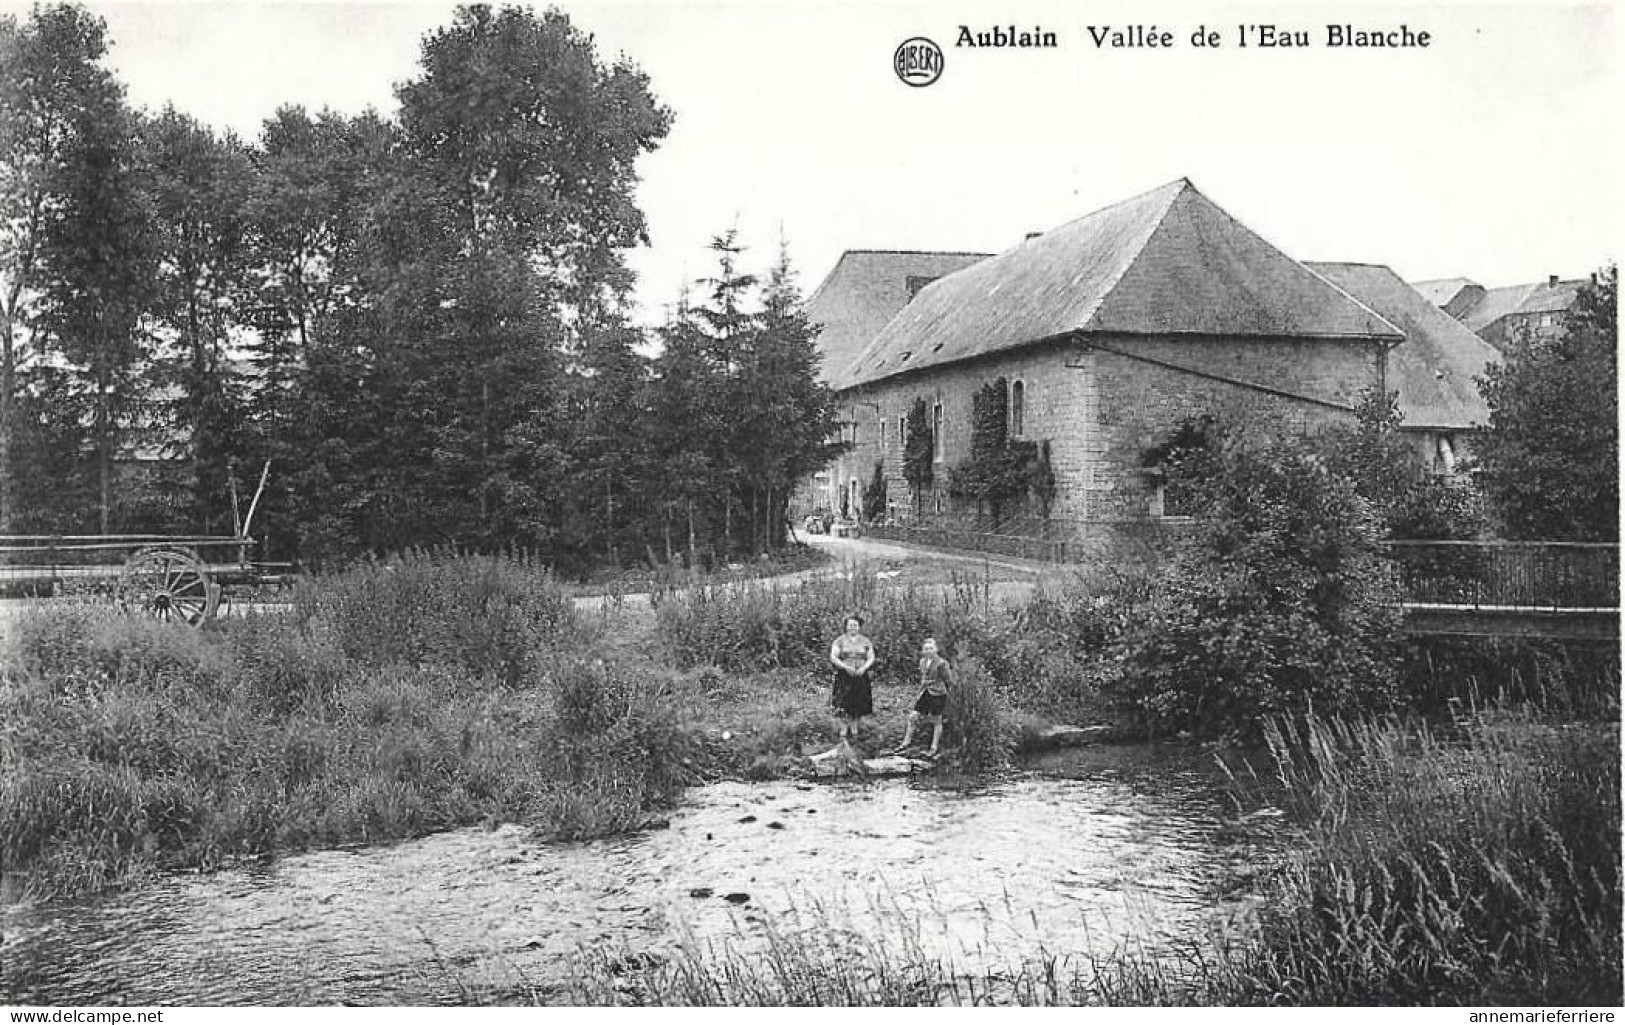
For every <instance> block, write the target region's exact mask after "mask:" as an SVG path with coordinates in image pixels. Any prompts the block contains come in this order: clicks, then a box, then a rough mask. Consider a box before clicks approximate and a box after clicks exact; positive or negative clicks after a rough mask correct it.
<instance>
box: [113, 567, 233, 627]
mask: <svg viewBox="0 0 1625 1025" xmlns="http://www.w3.org/2000/svg"><path fill="white" fill-rule="evenodd" d="M120 593H121V595H122V597H123V601H124V603H125V605H126V606H127V607H129V608H131V609H134V610H135V611H137V612H141V613H144V614H145V615H148V616H152V617H153V618H154V619H158V620H162V621H164V622H166V623H169V622H173V623H186V624H188V625H189V626H198V625H200V624H202V623H203V622H204V620H207V619H208V618H209V617H210V616H213V615H214V611H215V607H216V606H217V605H218V604H219V602H220V588H219V587H218V586H216V585H215V584H214V583H213V582H212V581H210V580H209V571H208V570H207V569H206V568H205V567H204V565H203V562H202V560H200V559H199V558H198V557H197V556H196V555H194V554H192V553H191V552H189V551H184V550H182V549H178V548H149V549H147V550H145V551H141V552H137V553H136V554H135V555H133V556H131V558H130V561H129V562H127V563H125V564H124V577H123V580H122V581H121V586H120Z"/></svg>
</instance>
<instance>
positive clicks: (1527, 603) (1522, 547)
mask: <svg viewBox="0 0 1625 1025" xmlns="http://www.w3.org/2000/svg"><path fill="white" fill-rule="evenodd" d="M1388 548H1389V555H1390V557H1391V558H1392V559H1393V560H1394V562H1395V563H1396V564H1397V565H1398V567H1399V572H1400V577H1401V580H1402V582H1403V586H1404V589H1405V598H1406V600H1407V601H1410V602H1415V603H1418V604H1427V605H1462V606H1469V607H1472V608H1486V607H1493V608H1513V609H1612V608H1618V607H1619V546H1618V545H1617V544H1598V543H1585V542H1566V541H1393V542H1390V543H1389V546H1388Z"/></svg>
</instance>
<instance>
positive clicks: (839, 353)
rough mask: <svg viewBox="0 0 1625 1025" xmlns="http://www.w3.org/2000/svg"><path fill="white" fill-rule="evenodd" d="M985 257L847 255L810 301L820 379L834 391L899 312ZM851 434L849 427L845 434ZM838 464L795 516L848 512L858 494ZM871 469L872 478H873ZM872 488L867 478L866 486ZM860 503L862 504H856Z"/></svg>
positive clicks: (804, 494) (820, 478)
mask: <svg viewBox="0 0 1625 1025" xmlns="http://www.w3.org/2000/svg"><path fill="white" fill-rule="evenodd" d="M988 255H989V254H987V253H940V252H912V251H905V250H882V249H858V250H849V251H847V252H846V253H843V254H842V255H841V258H840V259H839V260H838V261H836V264H835V267H834V269H833V270H831V271H830V272H829V275H828V276H827V277H826V278H825V279H824V280H823V282H822V283H821V284H820V285H819V286H818V288H817V289H816V290H815V291H814V292H813V294H812V295H811V296H809V297H808V298H807V316H808V318H809V319H810V320H811V321H812V322H813V323H814V324H817V325H818V326H819V334H818V352H819V355H820V356H821V357H822V358H821V361H820V364H819V373H818V379H819V381H820V382H822V383H823V384H826V385H833V383H834V380H835V378H836V377H837V376H839V374H840V372H841V371H842V370H843V369H844V368H845V367H846V366H847V364H849V363H851V362H852V360H853V359H855V358H857V355H858V353H860V352H862V351H863V349H864V348H865V347H866V346H867V345H868V344H869V343H870V342H871V341H873V340H874V337H875V336H876V335H878V334H879V333H880V330H881V328H884V327H885V326H886V324H887V322H888V321H890V320H891V319H892V317H894V316H896V315H897V311H899V310H901V309H902V308H903V307H904V306H906V305H907V304H908V302H909V300H911V299H913V298H914V296H915V295H917V294H918V293H919V291H920V289H922V288H924V287H925V286H926V285H928V284H930V283H931V282H933V281H935V280H937V279H938V278H940V277H943V276H945V275H948V274H952V273H953V272H955V271H958V270H964V269H965V268H966V267H969V266H970V265H971V264H973V263H977V262H979V261H981V260H985V259H987V258H988ZM852 430H853V427H852V425H851V424H848V425H846V427H845V431H846V432H847V433H850V432H851V431H852ZM846 469H850V467H849V466H846V465H844V464H837V465H834V466H831V467H830V468H828V469H826V470H823V471H821V472H820V473H818V474H816V475H815V476H814V478H813V479H812V480H811V481H808V482H805V483H804V484H803V486H802V487H801V488H800V490H799V491H798V493H797V494H796V496H795V497H794V498H793V499H792V501H791V511H792V514H793V515H796V516H797V517H798V518H799V516H802V515H805V514H807V513H809V512H811V511H813V510H814V509H820V508H822V509H827V510H829V511H831V512H834V513H840V512H842V510H843V508H845V509H846V510H847V511H850V510H851V508H852V505H851V503H852V501H853V500H854V498H855V496H857V495H858V492H860V491H861V490H862V489H861V485H855V484H854V483H853V482H852V481H850V480H849V479H848V476H847V474H846V473H845V472H844V471H845V470H846ZM872 472H873V471H872V469H871V473H872ZM867 482H868V478H865V480H864V483H867ZM858 500H859V501H861V498H858Z"/></svg>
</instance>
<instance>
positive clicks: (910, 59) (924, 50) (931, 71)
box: [891, 36, 942, 87]
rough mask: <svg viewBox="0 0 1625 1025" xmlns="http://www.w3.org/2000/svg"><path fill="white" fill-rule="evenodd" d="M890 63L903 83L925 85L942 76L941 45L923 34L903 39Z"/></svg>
mask: <svg viewBox="0 0 1625 1025" xmlns="http://www.w3.org/2000/svg"><path fill="white" fill-rule="evenodd" d="M891 64H892V70H893V71H895V72H897V77H898V78H900V79H902V80H903V84H904V85H912V86H917V87H919V86H927V85H930V84H931V83H932V82H935V81H936V80H937V79H939V78H941V77H942V47H940V46H938V45H937V44H936V43H933V42H932V41H931V40H929V39H927V38H925V37H924V36H915V37H914V38H912V39H905V40H903V43H902V45H901V46H899V47H898V48H897V52H896V53H894V54H892V59H891Z"/></svg>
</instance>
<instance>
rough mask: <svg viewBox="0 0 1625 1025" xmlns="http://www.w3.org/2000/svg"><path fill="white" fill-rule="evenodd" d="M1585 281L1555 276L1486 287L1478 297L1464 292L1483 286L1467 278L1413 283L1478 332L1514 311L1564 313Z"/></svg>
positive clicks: (1519, 312)
mask: <svg viewBox="0 0 1625 1025" xmlns="http://www.w3.org/2000/svg"><path fill="white" fill-rule="evenodd" d="M1584 284H1585V282H1584V281H1559V280H1558V279H1557V278H1555V277H1553V278H1549V279H1548V280H1546V281H1545V282H1537V283H1535V284H1532V285H1509V286H1507V287H1506V288H1490V289H1482V291H1483V294H1482V295H1480V296H1478V297H1477V298H1476V301H1475V300H1474V299H1473V297H1472V296H1471V295H1470V294H1464V293H1467V292H1468V291H1469V290H1470V289H1474V288H1482V286H1479V285H1477V284H1476V283H1475V282H1473V281H1470V280H1468V279H1467V278H1439V279H1437V280H1434V281H1416V282H1412V285H1411V287H1412V288H1415V289H1416V290H1417V291H1418V292H1420V293H1422V295H1423V296H1424V297H1426V298H1427V299H1428V301H1429V302H1432V303H1433V304H1434V305H1435V306H1439V307H1441V308H1443V309H1446V310H1448V311H1449V312H1450V313H1451V314H1452V315H1453V316H1456V317H1458V318H1459V319H1460V320H1461V322H1462V323H1463V324H1465V325H1467V329H1468V330H1469V331H1474V332H1478V331H1483V330H1484V329H1485V328H1487V327H1489V326H1490V325H1491V324H1494V323H1495V322H1496V321H1498V320H1500V319H1501V318H1502V317H1507V316H1511V315H1513V314H1527V313H1561V312H1563V311H1565V310H1567V309H1568V308H1569V307H1570V306H1573V305H1574V299H1575V296H1576V295H1578V294H1579V291H1580V288H1581V286H1582V285H1584Z"/></svg>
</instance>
